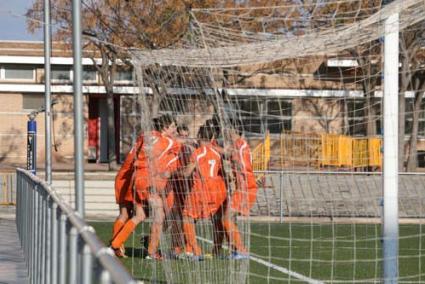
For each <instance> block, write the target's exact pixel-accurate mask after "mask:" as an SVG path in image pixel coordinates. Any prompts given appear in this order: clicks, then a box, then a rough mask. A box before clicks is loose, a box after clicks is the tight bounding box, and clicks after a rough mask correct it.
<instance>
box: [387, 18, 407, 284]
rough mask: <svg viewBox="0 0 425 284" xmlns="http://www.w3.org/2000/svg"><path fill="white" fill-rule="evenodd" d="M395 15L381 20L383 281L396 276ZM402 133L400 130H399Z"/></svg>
mask: <svg viewBox="0 0 425 284" xmlns="http://www.w3.org/2000/svg"><path fill="white" fill-rule="evenodd" d="M398 33H399V16H398V14H394V15H391V16H390V17H389V18H388V19H387V20H386V21H385V45H384V182H383V185H384V188H383V194H384V224H383V259H384V283H386V284H388V283H397V276H398V64H399V60H398V55H399V35H398ZM401 135H404V133H401Z"/></svg>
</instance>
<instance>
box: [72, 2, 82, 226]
mask: <svg viewBox="0 0 425 284" xmlns="http://www.w3.org/2000/svg"><path fill="white" fill-rule="evenodd" d="M72 33H73V36H72V37H73V47H74V129H75V131H74V151H75V153H74V157H75V158H74V163H75V166H74V171H75V209H76V211H77V212H78V213H79V214H80V217H81V218H83V219H84V176H83V173H84V163H83V159H84V156H83V138H84V133H83V94H82V66H81V1H80V0H73V1H72Z"/></svg>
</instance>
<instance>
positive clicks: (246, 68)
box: [124, 0, 425, 283]
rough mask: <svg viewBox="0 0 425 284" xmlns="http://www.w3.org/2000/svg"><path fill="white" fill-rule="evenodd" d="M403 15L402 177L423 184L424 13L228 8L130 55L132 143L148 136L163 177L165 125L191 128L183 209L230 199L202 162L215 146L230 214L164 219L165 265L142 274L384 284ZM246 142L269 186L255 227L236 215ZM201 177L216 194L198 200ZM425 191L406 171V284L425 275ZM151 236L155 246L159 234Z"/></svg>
mask: <svg viewBox="0 0 425 284" xmlns="http://www.w3.org/2000/svg"><path fill="white" fill-rule="evenodd" d="M381 2H382V3H381ZM384 2H385V3H384ZM386 2H388V3H386ZM393 14H398V15H399V27H398V28H399V30H400V42H399V45H400V56H399V63H400V64H399V65H400V66H399V106H400V107H399V109H400V111H399V120H400V121H401V123H400V125H399V126H398V128H399V132H400V138H399V144H400V146H399V148H400V149H398V153H399V160H400V163H399V167H400V171H405V170H406V171H409V172H413V171H418V170H420V166H423V163H424V160H423V155H421V151H422V149H424V150H425V144H424V145H423V142H422V141H423V140H422V139H423V137H424V135H425V128H424V127H425V124H424V121H425V120H424V118H425V116H424V112H423V106H424V104H423V102H422V96H423V87H424V86H423V85H424V81H425V77H424V75H425V72H424V58H425V57H424V55H425V53H424V49H423V47H424V43H425V41H424V40H425V35H424V33H423V31H424V18H425V5H424V3H423V1H419V0H404V1H403V0H398V1H380V0H370V1H366V0H340V1H319V0H317V1H313V0H312V1H297V0H291V1H289V0H288V1H234V3H233V2H232V4H229V5H228V4H227V3H224V2H223V3H221V4H220V5H216V6H215V7H214V8H193V9H192V10H191V12H190V26H189V28H188V30H187V32H186V33H185V36H184V37H183V38H182V39H181V40H180V41H179V42H177V43H176V44H175V45H173V46H172V47H169V48H164V49H156V50H130V53H131V56H132V62H133V64H134V66H135V70H136V75H137V81H138V87H139V89H140V93H139V94H138V95H135V96H133V97H127V98H125V100H126V102H125V104H124V106H126V107H127V110H126V113H128V117H129V119H127V120H126V121H127V123H128V126H130V127H133V128H132V129H134V131H133V133H132V135H129V137H125V139H124V140H125V141H133V142H134V141H135V137H137V135H138V134H139V133H143V137H144V143H145V146H144V147H146V148H145V150H146V153H147V154H146V156H147V159H148V160H149V163H150V164H151V165H156V164H155V163H156V162H157V161H158V160H159V159H160V157H159V156H155V153H156V152H155V151H154V150H153V149H154V148H155V146H154V144H155V143H156V141H155V137H154V134H152V133H153V132H152V131H153V130H154V129H156V128H157V125H156V124H155V123H156V122H155V121H156V120H155V119H157V118H158V117H161V116H162V117H164V115H165V114H168V115H172V116H173V117H175V119H176V124H177V125H178V126H180V127H181V126H183V125H185V126H187V129H188V133H189V137H188V138H184V139H183V138H182V137H180V138H178V136H179V135H181V134H180V133H178V134H175V135H176V137H177V138H178V139H177V138H176V140H178V141H180V142H179V143H181V145H183V147H185V146H187V148H190V151H189V152H190V153H189V155H186V157H188V159H189V160H188V161H186V162H187V163H183V164H179V166H178V167H177V168H178V169H177V170H175V172H173V174H172V175H171V176H170V177H168V176H167V178H169V180H168V182H169V183H171V184H172V185H171V189H169V190H171V191H172V190H176V188H178V187H179V185H175V183H176V182H177V183H180V184H181V183H183V184H184V186H183V188H184V189H183V191H184V194H183V195H184V196H187V195H190V193H191V192H192V191H196V190H198V189H199V188H201V191H202V190H204V191H203V192H204V193H205V192H207V191H210V193H208V194H210V195H208V194H207V195H208V196H210V197H209V198H210V199H211V194H212V193H211V192H212V191H214V194H217V193H216V191H218V189H217V188H218V187H219V186H218V187H217V188H214V187H211V186H209V185H208V182H207V181H205V180H204V179H203V178H202V177H201V176H202V174H201V171H202V170H201V169H200V167H202V162H201V158H202V157H200V156H196V155H192V154H193V153H202V151H201V150H199V149H201V148H202V147H204V146H203V145H204V144H208V143H209V144H208V145H210V144H213V146H214V147H215V148H214V147H213V146H211V148H213V150H211V151H213V152H214V151H215V152H216V154H217V153H218V155H219V156H220V158H219V160H217V163H219V169H220V171H219V172H218V173H217V175H218V176H220V177H221V178H222V179H223V181H224V183H225V188H226V189H225V191H226V192H225V196H226V197H225V201H223V202H224V203H223V204H224V205H223V206H222V207H221V208H219V209H217V208H213V209H211V208H210V207H211V206H210V205H208V206H210V207H208V206H207V205H205V206H207V207H205V208H210V209H211V210H209V211H208V210H207V211H208V213H205V214H200V216H196V218H195V217H193V215H192V216H191V218H192V219H191V220H189V221H190V222H189V221H188V220H187V219H185V216H186V217H187V214H188V213H187V212H188V211H191V210H192V209H191V208H190V207H191V206H198V205H199V204H204V203H205V200H201V201H199V200H198V201H197V202H198V203H197V202H189V201H188V200H189V199H187V198H186V197H184V198H183V201H182V203H181V204H180V205H179V206H181V208H180V209H170V210H168V209H165V212H166V214H165V223H164V226H163V228H162V234H161V241H160V247H159V250H160V251H161V254H162V255H163V260H162V261H147V260H143V259H142V258H138V257H137V256H133V258H132V260H131V262H132V266H133V273H135V274H136V275H139V276H140V278H142V279H150V280H152V281H153V280H155V281H166V282H169V283H190V282H193V283H246V282H250V283H261V282H263V283H305V282H307V283H325V282H332V283H355V282H362V283H364V282H367V283H380V282H382V281H383V280H384V279H383V277H384V276H383V256H382V255H383V254H382V250H383V244H382V220H381V217H382V208H383V207H382V206H383V185H382V167H383V163H382V157H383V120H384V117H383V99H384V89H383V86H384V81H385V77H384V61H385V60H386V59H385V58H384V41H385V27H384V24H385V21H386V20H387V19H388V17H389V16H391V15H393ZM389 28H390V29H391V27H389ZM394 29H396V28H395V27H394ZM130 116H131V117H137V119H135V120H134V119H133V118H131V119H130ZM205 128H207V129H209V130H211V131H213V136H211V137H210V136H208V135H204V134H205V133H204V132H205V131H204V130H205ZM179 130H180V128H179ZM203 131H204V132H203ZM207 132H208V131H207ZM235 132H240V134H242V137H241V139H242V140H243V141H246V142H247V146H246V147H247V148H248V149H250V154H251V157H252V161H251V162H252V163H251V164H252V168H253V170H254V173H255V183H256V191H255V195H256V196H255V197H256V198H255V202H254V203H253V204H251V203H250V200H249V195H247V194H245V195H243V198H242V200H240V204H242V205H240V206H242V207H246V208H248V209H249V214H241V213H240V212H237V210H236V213H235V214H226V213H223V212H225V211H226V208H232V207H233V205H234V204H235V203H237V201H235V199H234V198H232V196H233V195H234V194H235V193H237V192H249V188H250V186H249V185H247V184H248V183H249V182H246V179H245V182H241V181H240V180H238V178H239V179H240V177H241V176H242V177H245V176H246V175H247V171H246V168H244V167H245V166H246V165H245V164H244V165H242V164H243V163H244V160H243V159H242V160H240V159H239V160H238V159H237V158H235V157H236V156H237V155H236V156H235V155H234V152H235V149H236V150H240V148H238V147H237V145H236V144H237V143H236V142H235V141H236V140H235V139H234V137H233V136H232V135H231V133H235ZM202 133H203V134H202ZM404 134H406V135H404ZM207 138H208V139H207ZM179 139H180V140H179ZM199 140H202V141H199ZM211 140H212V142H211ZM207 142H208V143H207ZM203 143H204V144H203ZM129 144H131V143H129ZM208 147H210V146H208ZM208 149H209V148H208ZM197 151H198V152H197ZM205 151H206V150H205ZM232 151H233V152H232ZM240 151H241V150H240ZM205 153H206V152H205ZM232 153H233V154H232ZM418 153H419V154H418ZM236 154H238V153H236ZM179 155H182V154H181V153H180V154H179ZM205 155H206V154H205ZM211 155H213V154H211ZM183 156H184V155H183ZM418 157H419V160H418ZM211 159H212V158H211ZM421 159H422V160H421ZM191 163H192V164H195V168H194V169H192V171H191V172H190V173H189V174H188V175H187V176H184V177H183V176H182V172H183V171H184V169H185V167H187V166H188V165H190V164H191ZM214 163H215V162H214ZM210 166H211V164H210ZM211 168H213V167H212V166H211ZM153 172H155V169H153V168H151V172H150V175H154V173H153ZM211 174H213V172H211ZM214 174H216V173H215V172H214ZM152 178H153V177H152ZM195 179H197V182H199V183H200V184H203V186H200V185H199V186H200V187H199V188H198V187H196V188H195V189H194V187H193V185H191V182H195V181H193V180H195ZM188 180H191V181H190V182H187V181H188ZM173 184H174V185H173ZM424 185H425V176H423V175H421V174H418V173H409V174H400V177H399V217H400V223H401V225H400V231H399V235H400V237H399V254H398V263H399V271H398V281H399V282H400V283H402V282H405V283H416V282H417V283H419V282H421V281H423V280H424V277H425V275H424V272H425V270H424V267H423V266H424V263H425V261H424V260H425V259H424V257H425V255H422V250H423V248H422V240H424V235H423V234H422V229H423V226H422V223H423V218H424V213H425V212H424V208H423V204H424V194H423V188H424ZM173 186H174V187H173ZM159 191H160V190H158V192H159ZM204 193H203V194H204ZM176 196H177V195H176ZM176 196H175V197H176ZM202 196H204V195H202ZM214 196H215V197H214V198H216V196H218V195H214ZM202 198H206V199H208V197H205V196H204V197H202ZM214 198H213V199H214ZM217 198H218V197H217ZM217 198H216V199H217ZM216 199H214V200H216ZM210 201H211V200H210ZM174 202H175V203H174V205H175V204H176V200H175V201H174ZM207 203H208V202H207ZM251 205H252V206H251ZM202 206H203V205H202ZM213 207H214V206H213ZM203 208H204V207H203ZM205 208H204V209H205ZM223 208H224V209H223ZM204 209H202V210H204ZM199 210H201V209H199ZM202 210H201V211H202ZM151 211H152V210H151ZM192 211H193V210H192ZM192 211H191V212H192ZM195 211H196V210H195ZM201 211H199V212H201ZM199 212H198V213H199ZM202 212H204V211H202ZM220 212H222V213H220ZM227 213H228V212H227ZM152 214H153V212H151V215H152ZM185 214H186V215H185ZM189 215H190V214H189ZM195 215H196V214H195ZM228 215H230V216H228ZM152 219H154V217H153V218H152ZM184 220H186V221H184ZM153 222H154V221H153ZM187 223H190V224H193V226H194V228H195V238H196V242H197V245H198V246H199V247H200V251H201V253H200V254H201V256H202V259H201V260H200V259H199V258H194V257H189V256H188V253H187V250H189V251H190V253H192V254H193V255H196V253H194V252H193V243H191V242H190V241H188V239H190V236H188V235H187V232H188V230H185V228H184V227H185V226H186V225H187ZM217 223H218V225H217ZM220 224H221V225H220ZM223 224H224V225H223ZM229 228H231V229H229ZM186 229H187V227H186ZM236 229H237V230H236ZM141 230H142V233H141V234H143V235H149V231H150V228H149V225H146V224H145V225H143V228H142V229H141ZM138 232H139V233H140V230H139V231H138ZM236 232H237V233H238V234H237V233H236ZM217 233H219V234H218V235H220V236H221V238H222V239H223V242H222V244H221V247H220V248H221V250H220V251H221V252H220V254H215V251H214V250H215V249H216V245H217V239H216V237H217ZM220 233H221V234H220ZM138 237H139V236H138V235H137V236H136V237H135V238H134V239H133V242H134V243H133V247H137V246H138V241H139V240H138ZM176 247H179V248H180V249H181V252H182V254H183V256H180V255H176V253H175V251H174V250H175V249H176ZM188 247H189V248H190V249H188ZM242 248H245V249H246V250H243V249H242ZM235 253H236V254H235ZM133 255H134V254H133Z"/></svg>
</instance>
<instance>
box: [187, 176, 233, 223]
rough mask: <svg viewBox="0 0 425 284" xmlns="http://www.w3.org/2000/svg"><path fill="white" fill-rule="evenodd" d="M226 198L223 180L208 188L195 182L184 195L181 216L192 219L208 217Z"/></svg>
mask: <svg viewBox="0 0 425 284" xmlns="http://www.w3.org/2000/svg"><path fill="white" fill-rule="evenodd" d="M225 200H226V187H225V184H224V182H220V183H217V184H216V186H214V187H212V186H208V189H205V187H202V186H200V185H199V183H195V184H194V186H193V188H192V191H191V192H190V193H189V194H188V195H187V196H186V200H185V202H184V208H183V216H188V217H192V218H193V219H203V218H209V217H211V215H213V214H214V213H216V212H217V210H218V209H219V208H220V207H221V206H222V205H223V203H224V201H225Z"/></svg>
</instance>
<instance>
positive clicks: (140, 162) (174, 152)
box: [111, 115, 180, 259]
mask: <svg viewBox="0 0 425 284" xmlns="http://www.w3.org/2000/svg"><path fill="white" fill-rule="evenodd" d="M154 128H155V130H153V131H152V133H151V136H150V137H148V138H144V141H143V146H142V150H141V151H139V153H138V155H137V159H136V161H135V163H134V167H135V180H134V183H135V184H134V187H135V189H136V200H135V201H136V206H135V214H134V215H133V217H132V218H131V219H130V220H128V221H127V222H126V223H125V225H124V227H123V228H122V229H121V231H120V232H119V233H118V235H116V237H115V238H114V239H113V240H112V244H111V246H112V248H113V249H114V250H115V252H117V250H118V249H119V247H120V246H121V245H122V244H123V243H124V242H125V241H126V240H127V238H128V237H129V236H130V234H131V233H132V232H133V231H134V229H135V227H136V226H137V224H139V223H140V222H142V221H143V220H144V219H145V218H146V214H145V212H144V209H143V205H145V204H146V202H147V203H148V204H149V206H150V207H151V209H152V213H153V216H152V218H153V223H152V225H151V234H150V238H149V246H148V255H147V257H146V258H147V259H160V258H161V256H160V255H159V254H158V253H157V249H158V245H159V239H160V236H161V231H162V226H163V222H164V217H165V212H164V210H169V209H168V208H170V207H171V206H172V202H173V195H172V194H167V192H165V186H166V184H167V181H168V178H169V177H170V175H171V173H172V172H173V171H175V170H176V167H177V160H178V150H179V149H180V145H178V143H176V142H175V141H174V140H173V139H172V137H173V136H174V133H175V131H176V124H175V121H174V119H173V118H172V117H171V116H169V115H163V116H161V117H160V118H159V119H156V120H154ZM147 139H149V141H146V140H147ZM164 205H165V206H164Z"/></svg>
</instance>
